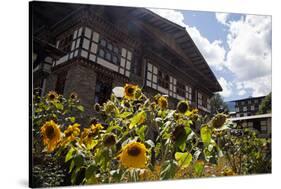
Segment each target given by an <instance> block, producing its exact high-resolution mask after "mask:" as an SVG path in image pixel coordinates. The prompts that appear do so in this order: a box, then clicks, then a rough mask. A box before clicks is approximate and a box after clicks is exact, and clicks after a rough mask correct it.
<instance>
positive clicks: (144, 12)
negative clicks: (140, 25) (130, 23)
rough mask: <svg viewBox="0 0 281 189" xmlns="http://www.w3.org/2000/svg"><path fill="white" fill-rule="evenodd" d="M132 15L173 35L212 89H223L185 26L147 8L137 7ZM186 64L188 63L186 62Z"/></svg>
mask: <svg viewBox="0 0 281 189" xmlns="http://www.w3.org/2000/svg"><path fill="white" fill-rule="evenodd" d="M131 15H132V16H134V17H137V18H141V19H142V20H143V21H145V22H147V23H149V24H151V25H152V26H155V27H157V28H158V29H159V30H161V31H162V32H165V33H168V34H169V35H171V36H172V37H173V39H174V40H175V42H176V43H177V44H178V46H179V47H180V48H181V49H182V50H183V52H184V53H185V55H186V56H187V57H189V59H190V60H191V62H192V68H193V69H195V70H197V71H198V70H200V72H199V74H200V73H202V74H201V76H200V77H203V78H205V79H206V80H207V82H209V81H211V82H209V84H210V85H211V88H212V91H213V92H217V91H222V87H221V86H220V84H219V82H218V81H217V78H216V77H215V75H214V73H213V72H212V70H211V69H210V67H209V65H208V63H207V61H206V60H205V58H204V57H203V55H202V54H201V52H200V51H199V49H198V48H197V46H196V45H195V43H194V41H193V40H192V38H191V37H190V35H189V34H188V32H187V31H186V28H185V27H182V26H180V25H178V24H176V23H173V22H171V21H169V20H167V19H166V18H163V17H161V16H159V15H158V14H156V13H154V12H152V11H150V10H148V9H145V8H135V10H134V11H132V14H131ZM186 66H188V65H187V64H186ZM187 69H188V67H187ZM190 74H191V76H193V77H195V78H196V77H198V72H191V73H190Z"/></svg>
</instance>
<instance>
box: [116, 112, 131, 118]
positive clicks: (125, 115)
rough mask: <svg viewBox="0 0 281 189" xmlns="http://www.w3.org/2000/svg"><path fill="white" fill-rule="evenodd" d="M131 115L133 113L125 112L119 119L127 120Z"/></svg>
mask: <svg viewBox="0 0 281 189" xmlns="http://www.w3.org/2000/svg"><path fill="white" fill-rule="evenodd" d="M130 115H132V112H123V113H121V114H119V115H118V117H119V118H123V119H124V118H127V117H129V116H130Z"/></svg>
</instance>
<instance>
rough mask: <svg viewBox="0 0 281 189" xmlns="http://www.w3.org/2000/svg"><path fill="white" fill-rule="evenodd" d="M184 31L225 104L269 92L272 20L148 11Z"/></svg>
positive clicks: (226, 15)
mask: <svg viewBox="0 0 281 189" xmlns="http://www.w3.org/2000/svg"><path fill="white" fill-rule="evenodd" d="M150 10H151V11H153V12H154V13H156V14H158V15H160V16H162V17H164V18H166V19H168V20H170V21H172V22H174V23H176V24H179V25H181V26H183V27H185V28H186V30H187V32H188V33H189V35H190V36H191V38H192V39H193V41H194V42H195V44H196V45H197V47H198V49H199V50H200V52H201V54H202V55H203V57H204V58H205V59H206V61H207V63H208V64H209V66H210V68H211V69H212V71H213V72H214V74H215V76H216V78H217V80H218V82H219V83H220V85H221V86H222V88H223V91H222V92H220V93H219V94H220V95H221V96H222V97H223V98H224V100H225V101H231V100H237V99H242V98H247V97H250V96H252V97H257V96H263V95H267V94H268V93H269V92H271V46H272V45H271V44H272V41H271V39H272V37H271V36H272V32H271V31H272V29H271V16H266V15H247V14H235V13H214V12H203V11H188V10H184V11H182V10H168V9H150Z"/></svg>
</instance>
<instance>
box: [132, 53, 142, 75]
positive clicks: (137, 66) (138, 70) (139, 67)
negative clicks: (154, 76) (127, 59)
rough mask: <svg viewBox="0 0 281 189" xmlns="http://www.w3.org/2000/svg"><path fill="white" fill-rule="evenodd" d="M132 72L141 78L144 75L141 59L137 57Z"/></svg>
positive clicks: (133, 61) (133, 62)
mask: <svg viewBox="0 0 281 189" xmlns="http://www.w3.org/2000/svg"><path fill="white" fill-rule="evenodd" d="M131 71H132V73H134V74H136V75H138V76H141V73H142V59H141V58H139V57H136V56H135V58H134V59H133V60H132V65H131Z"/></svg>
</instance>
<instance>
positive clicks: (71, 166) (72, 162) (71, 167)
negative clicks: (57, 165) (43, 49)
mask: <svg viewBox="0 0 281 189" xmlns="http://www.w3.org/2000/svg"><path fill="white" fill-rule="evenodd" d="M74 165H75V163H74V160H72V161H71V164H70V166H69V171H68V173H71V171H72V169H73V168H74Z"/></svg>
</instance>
